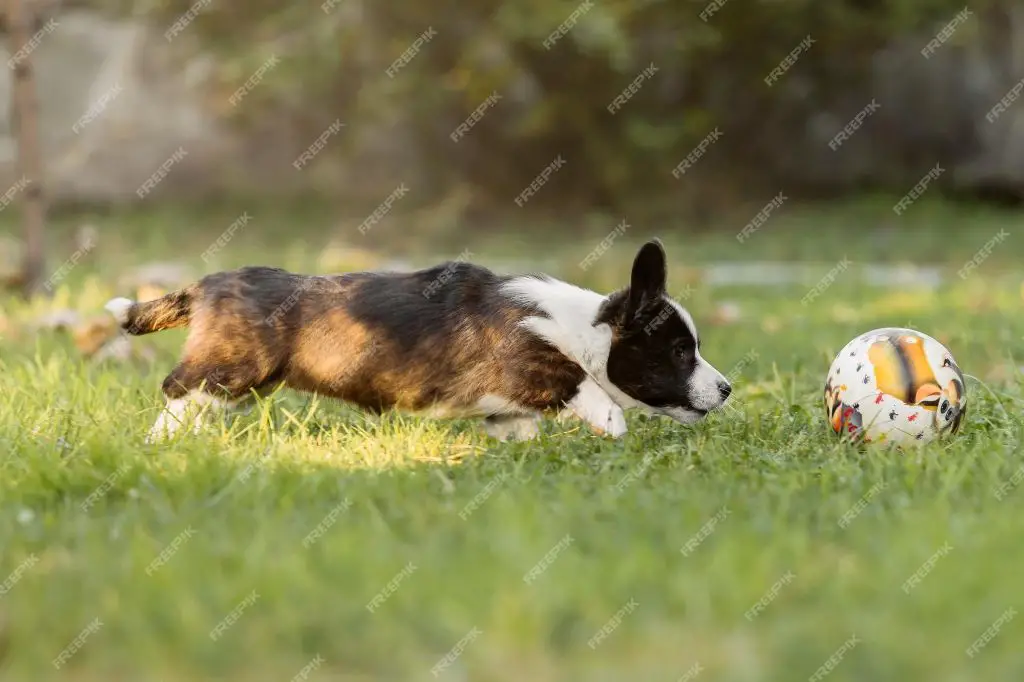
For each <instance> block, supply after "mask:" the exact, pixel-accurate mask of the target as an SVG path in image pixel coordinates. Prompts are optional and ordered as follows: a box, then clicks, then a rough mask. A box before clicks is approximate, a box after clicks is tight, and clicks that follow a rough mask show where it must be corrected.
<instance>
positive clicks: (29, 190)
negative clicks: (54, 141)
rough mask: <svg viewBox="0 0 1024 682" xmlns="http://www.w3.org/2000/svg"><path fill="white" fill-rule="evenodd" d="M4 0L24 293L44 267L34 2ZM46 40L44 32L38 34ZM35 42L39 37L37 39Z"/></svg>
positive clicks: (37, 283) (32, 289)
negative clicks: (23, 233) (16, 150)
mask: <svg viewBox="0 0 1024 682" xmlns="http://www.w3.org/2000/svg"><path fill="white" fill-rule="evenodd" d="M6 1H7V16H6V19H7V21H6V23H7V29H8V30H9V31H10V45H11V57H10V59H9V60H8V62H7V65H8V67H9V68H11V69H12V70H13V72H14V78H13V81H14V87H13V88H12V90H11V92H12V97H11V127H12V129H13V130H14V131H15V132H16V135H17V140H18V167H19V170H20V171H21V178H20V179H19V180H18V184H17V185H16V186H21V188H22V189H21V191H20V192H19V194H20V197H19V198H20V200H21V209H22V223H23V225H24V230H25V258H24V262H23V264H22V287H23V291H24V294H25V296H26V297H29V296H32V295H33V294H35V293H38V292H39V290H40V289H41V288H42V284H43V282H42V279H43V270H44V267H45V249H44V245H43V239H44V231H45V227H46V207H45V206H44V203H43V176H42V154H41V152H40V149H39V101H38V99H37V96H36V81H35V72H34V70H33V69H32V54H31V53H32V51H33V50H34V49H35V48H36V47H38V45H37V44H33V43H31V41H32V39H33V33H32V29H33V27H34V26H35V23H36V22H35V21H34V20H33V16H32V7H33V6H34V3H26V2H25V0H6ZM41 39H42V40H45V39H46V38H45V36H41ZM37 42H38V41H37Z"/></svg>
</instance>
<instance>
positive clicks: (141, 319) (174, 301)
mask: <svg viewBox="0 0 1024 682" xmlns="http://www.w3.org/2000/svg"><path fill="white" fill-rule="evenodd" d="M194 293H195V289H194V287H189V288H187V289H181V290H179V291H175V292H172V293H170V294H167V295H166V296H161V297H160V298H158V299H156V300H153V301H146V302H144V303H137V302H135V301H132V300H129V299H127V298H114V299H111V300H110V301H108V302H107V304H106V305H105V306H103V307H104V308H106V309H107V310H108V311H110V313H111V314H112V315H113V316H114V318H115V319H117V322H118V324H120V325H121V329H123V330H125V331H126V332H128V333H129V334H132V335H135V336H138V335H140V334H152V333H153V332H159V331H163V330H164V329H174V328H175V327H187V326H188V323H189V321H190V320H191V319H192V297H193V294H194Z"/></svg>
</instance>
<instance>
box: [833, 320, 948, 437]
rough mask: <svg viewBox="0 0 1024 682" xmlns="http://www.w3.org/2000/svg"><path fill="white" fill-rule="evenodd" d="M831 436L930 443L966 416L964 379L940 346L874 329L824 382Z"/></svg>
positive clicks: (850, 347) (849, 347)
mask: <svg viewBox="0 0 1024 682" xmlns="http://www.w3.org/2000/svg"><path fill="white" fill-rule="evenodd" d="M825 412H826V414H827V417H828V421H829V424H831V426H832V430H833V431H834V432H836V433H838V434H840V435H841V436H843V437H846V438H849V439H851V440H858V441H862V442H865V443H868V442H874V443H895V444H899V445H905V444H913V443H915V442H919V443H922V444H923V443H929V442H931V441H934V440H936V439H937V438H940V437H942V436H945V435H947V434H954V433H956V432H957V430H958V429H959V428H960V422H961V421H962V420H963V418H964V415H965V414H966V412H967V393H966V388H965V385H964V375H963V372H961V371H960V368H959V367H958V366H957V364H956V361H955V360H954V359H953V355H952V354H951V353H950V352H949V350H947V349H946V347H945V346H943V345H942V344H941V343H939V342H938V341H936V340H935V339H933V338H932V337H930V336H928V335H927V334H922V333H921V332H918V331H914V330H913V329H895V328H888V329H875V330H873V331H870V332H867V333H866V334H861V335H860V336H858V337H857V338H855V339H854V340H853V341H850V343H848V344H846V346H845V347H844V348H843V349H842V350H841V351H839V355H837V356H836V359H835V360H833V361H832V367H831V368H829V370H828V377H827V378H826V379H825Z"/></svg>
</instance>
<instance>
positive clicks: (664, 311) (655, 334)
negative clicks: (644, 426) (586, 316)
mask: <svg viewBox="0 0 1024 682" xmlns="http://www.w3.org/2000/svg"><path fill="white" fill-rule="evenodd" d="M666 279H667V271H666V265H665V250H664V248H663V247H662V245H661V242H660V241H658V240H653V241H650V242H648V243H647V244H645V245H644V246H643V247H642V248H641V249H640V251H639V252H638V253H637V255H636V259H635V260H634V262H633V271H632V275H631V278H630V284H629V287H627V288H626V289H623V290H621V291H618V292H616V293H614V294H612V295H611V296H609V298H608V302H607V303H606V304H605V305H604V306H603V308H602V310H601V312H600V313H599V316H598V319H597V322H598V323H607V324H609V325H610V326H611V328H612V343H611V350H610V352H609V355H608V378H609V379H610V380H611V382H612V383H613V384H615V385H616V386H617V387H618V388H619V389H620V390H622V392H623V393H625V394H626V395H628V396H629V397H631V398H633V399H634V400H637V401H639V402H642V403H644V404H646V405H649V406H651V407H654V408H682V409H686V410H691V411H693V412H697V413H706V412H707V411H708V406H707V405H706V401H705V403H704V404H702V405H701V406H698V405H697V404H695V403H696V401H695V392H694V386H693V385H692V384H693V381H692V379H693V377H694V375H695V373H696V372H697V371H698V369H699V366H700V364H701V361H700V359H699V355H698V349H699V340H698V339H697V337H696V334H695V330H693V329H692V328H691V326H690V325H689V324H688V322H687V321H686V320H685V319H684V318H683V316H682V315H681V314H680V313H679V310H678V309H677V307H676V306H675V305H673V304H672V301H671V299H670V298H669V297H668V295H667V293H666V289H665V285H666ZM716 390H717V388H716Z"/></svg>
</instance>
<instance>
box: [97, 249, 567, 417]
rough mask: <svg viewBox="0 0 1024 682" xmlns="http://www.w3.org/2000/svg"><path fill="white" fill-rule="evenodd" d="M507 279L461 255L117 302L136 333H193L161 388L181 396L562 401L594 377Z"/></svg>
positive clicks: (490, 406)
mask: <svg viewBox="0 0 1024 682" xmlns="http://www.w3.org/2000/svg"><path fill="white" fill-rule="evenodd" d="M507 279H508V278H504V277H500V276H498V275H496V274H495V273H493V272H491V271H490V270H488V269H486V268H483V267H480V266H476V265H472V264H470V263H465V262H450V263H443V264H441V265H437V266H435V267H432V268H428V269H425V270H419V271H416V272H411V273H378V272H362V273H350V274H344V275H333V276H311V275H298V274H293V273H290V272H287V271H285V270H281V269H279V268H266V267H247V268H242V269H240V270H234V271H229V272H220V273H215V274H212V275H209V276H207V277H205V278H203V279H202V280H200V281H199V282H198V283H197V284H195V285H194V286H192V287H189V288H187V289H184V290H182V291H179V292H174V293H172V294H169V295H167V296H165V297H163V298H161V299H157V300H156V301H151V302H146V303H134V304H133V303H131V302H127V301H123V299H122V300H120V301H121V302H118V301H119V300H115V301H112V302H111V304H108V308H110V309H112V311H113V312H114V313H115V315H118V319H119V320H120V321H121V324H122V327H123V328H124V329H125V330H126V331H128V332H129V333H132V334H147V333H151V332H154V331H159V330H162V329H169V328H173V327H180V326H188V327H189V336H188V339H187V341H186V344H185V351H184V355H183V358H182V362H181V364H180V365H179V366H178V367H176V368H175V370H174V371H173V372H172V373H171V375H170V376H168V377H167V379H166V380H165V382H164V392H165V393H166V394H167V396H168V397H169V398H172V399H173V398H181V397H184V396H185V395H186V394H188V393H189V392H192V391H196V390H198V389H199V388H200V385H202V384H203V383H204V382H205V385H206V386H207V387H208V388H207V390H212V389H213V388H214V387H218V388H219V390H220V391H222V392H224V393H225V394H226V397H227V398H229V399H238V398H240V397H242V396H243V395H245V394H246V393H248V392H250V391H252V390H254V389H255V390H261V389H264V388H267V387H269V386H270V385H272V384H277V383H279V382H282V381H283V382H284V383H285V384H286V385H288V386H289V387H291V388H295V389H298V390H303V391H310V392H316V393H319V394H321V395H327V396H331V397H335V398H339V399H342V400H346V401H349V402H352V403H355V404H357V405H359V406H361V407H363V408H366V409H369V410H373V411H380V410H384V409H388V408H398V409H402V410H407V411H413V412H426V413H429V414H432V415H434V416H471V415H487V414H509V413H517V412H519V411H523V410H543V409H547V408H551V407H556V406H558V405H560V404H562V403H564V401H565V400H567V399H568V398H570V397H571V396H572V394H573V392H574V391H575V390H576V387H577V386H578V385H579V383H580V381H582V379H583V377H584V373H583V371H582V369H580V367H579V366H578V365H577V364H576V363H574V362H572V361H571V360H569V359H568V358H566V357H565V356H564V355H562V354H561V353H560V352H559V351H557V350H556V349H555V348H553V347H552V346H551V345H549V344H548V343H546V342H545V341H543V340H540V339H538V338H537V337H536V336H535V335H533V334H531V333H529V332H528V331H526V330H524V329H522V328H521V327H520V326H519V322H520V321H521V320H522V319H523V318H525V317H526V316H528V315H537V314H539V311H538V310H537V309H536V308H534V307H531V306H529V305H527V304H524V303H522V302H517V301H515V300H513V299H512V298H510V297H509V296H507V295H506V294H504V293H502V291H501V286H502V284H503V283H504V282H506V281H507Z"/></svg>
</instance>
